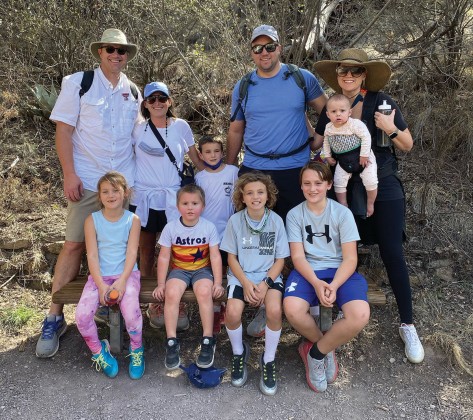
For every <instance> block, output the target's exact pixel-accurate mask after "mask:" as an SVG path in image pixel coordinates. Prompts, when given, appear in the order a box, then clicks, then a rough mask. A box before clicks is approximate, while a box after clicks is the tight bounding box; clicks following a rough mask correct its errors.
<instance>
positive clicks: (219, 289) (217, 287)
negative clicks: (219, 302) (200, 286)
mask: <svg viewBox="0 0 473 420" xmlns="http://www.w3.org/2000/svg"><path fill="white" fill-rule="evenodd" d="M224 294H225V289H224V288H223V286H222V285H221V284H215V283H214V285H213V286H212V297H213V298H214V299H218V298H221V297H222V296H223V295H224Z"/></svg>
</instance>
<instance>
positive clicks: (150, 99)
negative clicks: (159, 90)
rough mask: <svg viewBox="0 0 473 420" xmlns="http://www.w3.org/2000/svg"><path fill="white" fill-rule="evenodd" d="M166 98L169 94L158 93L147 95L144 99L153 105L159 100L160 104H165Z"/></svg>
mask: <svg viewBox="0 0 473 420" xmlns="http://www.w3.org/2000/svg"><path fill="white" fill-rule="evenodd" d="M168 99H169V96H166V95H159V96H149V97H148V98H146V99H145V101H146V102H148V103H149V104H150V105H153V104H154V103H155V102H156V101H158V102H161V103H162V104H165V103H166V101H167V100H168Z"/></svg>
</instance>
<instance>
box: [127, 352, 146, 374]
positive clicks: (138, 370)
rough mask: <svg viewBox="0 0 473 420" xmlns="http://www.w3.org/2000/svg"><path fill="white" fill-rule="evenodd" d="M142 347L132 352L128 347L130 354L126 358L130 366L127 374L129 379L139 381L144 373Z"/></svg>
mask: <svg viewBox="0 0 473 420" xmlns="http://www.w3.org/2000/svg"><path fill="white" fill-rule="evenodd" d="M144 351H145V349H144V347H143V346H141V347H139V348H137V349H136V350H132V349H131V347H130V354H128V356H127V357H129V358H130V366H129V367H128V373H129V375H130V378H131V379H141V378H142V376H143V374H144V373H145V356H144V354H143V353H144Z"/></svg>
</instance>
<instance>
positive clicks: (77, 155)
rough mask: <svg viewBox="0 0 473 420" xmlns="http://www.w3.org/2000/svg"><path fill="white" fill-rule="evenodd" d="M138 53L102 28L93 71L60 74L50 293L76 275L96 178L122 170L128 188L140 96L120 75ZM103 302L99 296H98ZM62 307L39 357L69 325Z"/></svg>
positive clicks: (45, 331) (54, 310)
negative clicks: (62, 208)
mask: <svg viewBox="0 0 473 420" xmlns="http://www.w3.org/2000/svg"><path fill="white" fill-rule="evenodd" d="M137 51H138V47H137V46H136V45H135V44H132V43H130V42H128V40H127V37H126V35H125V34H124V33H123V32H122V31H120V30H119V29H113V28H112V29H106V30H105V31H104V32H103V34H102V37H101V39H100V41H96V42H92V43H91V44H90V52H91V53H92V55H93V56H94V58H96V59H97V60H98V62H99V66H98V67H97V68H95V69H94V70H93V71H88V72H78V73H74V74H72V75H69V76H66V77H64V79H63V81H62V86H61V93H60V94H59V97H58V99H57V102H56V105H55V106H54V109H53V111H52V113H51V117H50V118H51V120H52V121H54V122H55V123H56V149H57V154H58V157H59V161H60V163H61V168H62V172H63V177H64V195H65V197H66V199H67V200H68V209H67V223H66V235H65V242H64V247H63V249H62V251H61V253H60V254H59V257H58V260H57V263H56V267H55V271H54V280H53V287H52V293H54V292H56V291H57V290H59V289H60V288H61V287H62V286H64V285H65V284H67V283H69V282H70V281H71V280H72V279H73V278H74V277H75V276H76V275H77V273H78V271H79V267H80V261H81V258H82V253H83V251H84V248H85V244H84V221H85V219H86V218H87V216H88V215H90V214H91V213H92V212H94V211H96V210H98V209H99V208H98V200H97V181H98V180H99V178H100V177H101V176H102V175H104V174H105V173H107V172H108V171H111V170H115V171H118V172H121V173H122V174H123V175H124V176H125V178H126V180H127V182H128V185H129V186H130V187H132V186H133V182H134V179H133V178H134V171H135V162H134V155H133V148H132V141H131V133H132V131H133V127H134V126H135V123H136V122H137V121H138V120H139V118H140V117H139V112H138V110H139V108H140V104H141V100H142V98H141V95H140V94H139V92H138V90H137V89H136V86H134V84H133V83H132V82H130V81H129V80H128V78H127V77H126V76H125V74H123V72H122V71H123V69H124V68H125V67H126V65H127V64H128V62H129V61H131V60H132V59H133V58H134V57H135V56H136V53H137ZM101 300H103V297H101ZM62 310H63V308H62V305H58V304H54V303H53V304H51V307H50V310H49V314H48V315H47V316H46V318H45V320H44V323H43V328H42V333H41V336H40V338H39V340H38V343H37V346H36V355H37V356H38V357H52V356H54V354H56V352H57V351H58V349H59V337H61V335H62V334H64V332H65V330H66V328H67V325H66V322H65V320H64V315H63V313H62Z"/></svg>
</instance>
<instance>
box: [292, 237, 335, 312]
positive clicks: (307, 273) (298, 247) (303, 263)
mask: <svg viewBox="0 0 473 420" xmlns="http://www.w3.org/2000/svg"><path fill="white" fill-rule="evenodd" d="M289 246H290V248H291V259H292V262H293V263H294V268H295V269H296V270H297V271H298V272H299V273H300V274H301V276H302V277H304V278H305V279H306V280H307V281H308V282H309V283H310V284H311V285H312V287H313V288H314V290H315V293H316V294H317V297H318V299H319V302H320V303H321V304H322V305H323V306H328V307H332V306H333V303H332V302H331V301H330V300H328V299H327V296H330V293H329V287H330V285H329V284H327V283H326V282H325V281H322V280H320V279H319V278H318V277H317V276H316V275H315V273H314V270H313V268H312V267H311V265H310V264H309V261H307V258H306V256H305V251H304V245H303V244H302V242H290V243H289Z"/></svg>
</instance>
